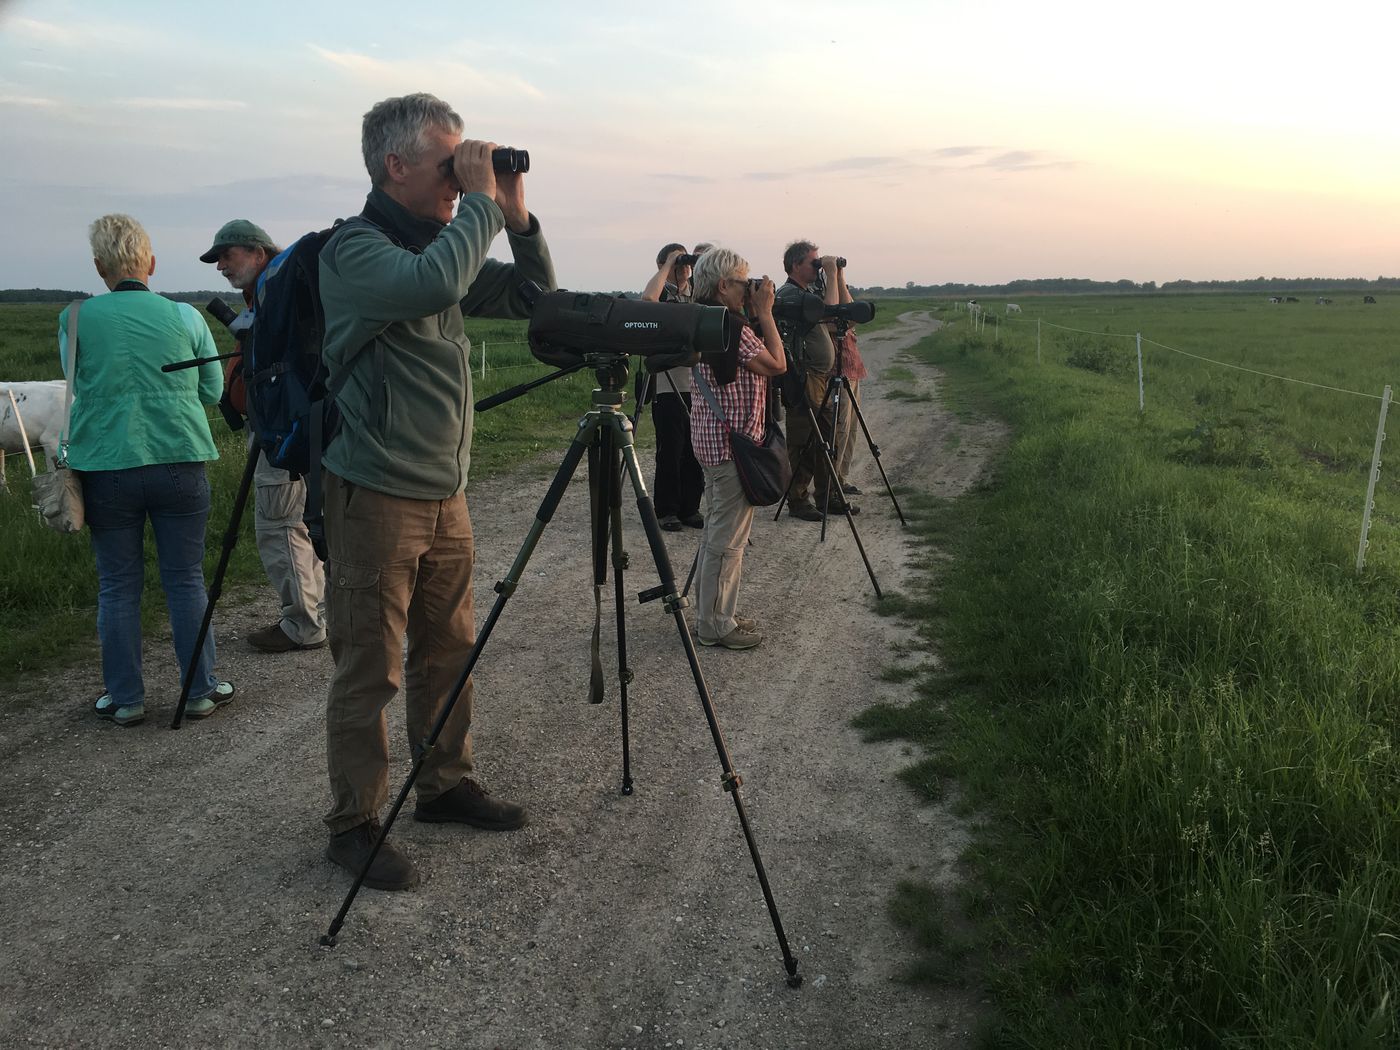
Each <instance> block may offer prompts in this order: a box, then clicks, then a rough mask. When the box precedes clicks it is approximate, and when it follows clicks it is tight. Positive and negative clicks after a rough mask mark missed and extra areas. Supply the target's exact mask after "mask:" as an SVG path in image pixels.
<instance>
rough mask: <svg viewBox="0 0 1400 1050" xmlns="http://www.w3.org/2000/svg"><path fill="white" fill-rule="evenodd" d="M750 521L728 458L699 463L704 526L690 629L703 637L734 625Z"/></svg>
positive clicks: (711, 638) (716, 636)
mask: <svg viewBox="0 0 1400 1050" xmlns="http://www.w3.org/2000/svg"><path fill="white" fill-rule="evenodd" d="M752 525H753V507H752V506H751V505H750V504H749V501H748V500H746V499H745V498H744V490H743V489H742V488H741V487H740V485H739V473H738V471H737V470H736V469H735V467H734V463H733V461H732V460H725V461H724V462H723V463H721V464H720V465H719V466H717V467H706V468H705V529H704V532H703V533H701V536H700V564H699V565H698V566H697V568H696V570H695V579H696V595H695V604H696V620H697V624H696V633H698V634H699V635H700V637H701V638H703V639H705V640H707V641H714V640H716V639H719V638H723V637H724V636H725V635H727V634H728V633H729V632H730V631H732V630H734V628H735V627H737V626H738V624H737V623H736V621H735V619H734V613H735V610H736V609H737V608H738V606H739V577H740V575H741V574H742V572H743V569H744V547H745V546H746V545H747V544H748V542H749V529H750V527H751V526H752Z"/></svg>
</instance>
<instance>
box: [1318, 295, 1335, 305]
mask: <svg viewBox="0 0 1400 1050" xmlns="http://www.w3.org/2000/svg"><path fill="white" fill-rule="evenodd" d="M1313 305H1314V306H1331V305H1332V300H1331V299H1328V298H1325V297H1324V296H1321V295H1319V296H1318V297H1317V298H1316V299H1314V300H1313Z"/></svg>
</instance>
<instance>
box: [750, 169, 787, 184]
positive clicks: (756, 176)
mask: <svg viewBox="0 0 1400 1050" xmlns="http://www.w3.org/2000/svg"><path fill="white" fill-rule="evenodd" d="M791 174H792V172H790V171H749V172H745V173H744V175H743V178H746V179H748V180H749V181H750V182H777V181H778V180H779V179H786V178H788V177H790V176H791Z"/></svg>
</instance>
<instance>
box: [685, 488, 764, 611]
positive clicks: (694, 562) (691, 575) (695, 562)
mask: <svg viewBox="0 0 1400 1050" xmlns="http://www.w3.org/2000/svg"><path fill="white" fill-rule="evenodd" d="M783 499H787V494H786V493H784V494H783ZM782 506H783V505H782V503H779V504H778V509H779V510H781V509H782ZM700 542H701V543H704V542H705V541H704V539H703V538H702V539H701V540H700ZM698 568H700V547H699V546H698V545H697V546H696V548H695V556H694V557H692V558H691V559H690V572H688V573H687V574H686V577H685V590H683V591H681V597H682V598H685V597H687V596H689V594H690V585H691V584H692V583H694V582H695V570H696V569H698Z"/></svg>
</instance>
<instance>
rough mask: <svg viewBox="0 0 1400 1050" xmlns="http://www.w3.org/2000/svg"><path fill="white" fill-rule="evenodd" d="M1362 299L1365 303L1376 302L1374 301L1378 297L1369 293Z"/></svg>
mask: <svg viewBox="0 0 1400 1050" xmlns="http://www.w3.org/2000/svg"><path fill="white" fill-rule="evenodd" d="M1361 301H1362V302H1363V303H1374V302H1375V301H1376V297H1375V296H1374V295H1368V296H1366V298H1364V299H1362V300H1361Z"/></svg>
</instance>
